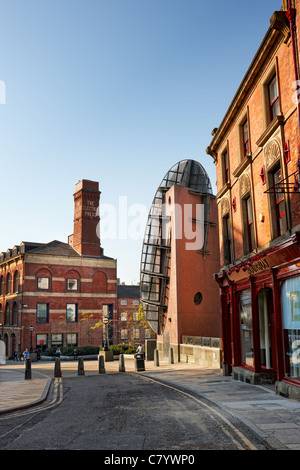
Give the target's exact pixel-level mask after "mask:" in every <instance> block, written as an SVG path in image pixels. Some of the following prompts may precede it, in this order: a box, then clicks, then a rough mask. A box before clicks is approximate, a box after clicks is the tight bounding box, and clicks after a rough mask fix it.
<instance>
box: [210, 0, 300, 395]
mask: <svg viewBox="0 0 300 470" xmlns="http://www.w3.org/2000/svg"><path fill="white" fill-rule="evenodd" d="M299 3H300V2H299V0H296V1H295V2H290V1H288V2H286V1H284V2H283V6H282V9H281V11H275V12H274V13H273V14H272V16H271V19H270V27H269V29H268V30H267V32H266V34H265V37H264V38H263V41H262V43H261V45H260V47H259V49H258V51H257V53H256V55H255V57H254V58H253V61H252V63H251V64H250V66H249V68H248V71H247V73H246V75H245V77H244V79H243V81H242V83H241V85H240V87H239V88H238V90H237V92H236V94H235V96H234V98H233V100H232V102H231V104H230V106H229V108H228V111H227V113H226V114H225V116H224V118H223V120H222V122H221V123H220V125H219V127H218V128H216V129H214V131H213V132H212V135H213V138H212V141H211V143H210V145H209V147H208V148H207V153H208V154H209V155H211V156H212V157H213V159H214V162H215V164H216V172H217V187H218V193H217V201H218V213H219V216H218V217H219V240H220V265H221V269H220V270H219V272H218V273H216V275H215V278H216V282H217V284H218V285H219V288H220V305H221V312H222V337H223V345H224V373H226V374H231V373H232V374H233V376H234V378H239V379H241V380H245V381H249V382H251V383H264V382H271V383H274V382H276V384H277V390H278V391H279V392H280V393H281V392H282V393H284V394H286V393H291V394H292V393H298V391H299V388H298V386H299V385H300V357H299V353H298V351H299V350H298V346H299V345H300V303H299V302H300V192H299V188H300V160H299V156H300V153H299V150H300V138H299V137H300V134H299V122H300V121H299V117H300V114H299V103H298V99H297V92H296V88H295V86H296V83H297V81H298V79H299V62H298V55H299V42H298V38H299V31H300V30H299V26H300V23H299V21H300V19H299V14H300V9H299V6H300V5H299ZM295 387H296V388H295ZM282 390H283V391H282ZM287 390H288V392H287Z"/></svg>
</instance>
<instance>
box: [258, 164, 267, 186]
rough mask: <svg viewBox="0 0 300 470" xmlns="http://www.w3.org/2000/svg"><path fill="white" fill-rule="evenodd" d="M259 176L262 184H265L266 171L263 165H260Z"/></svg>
mask: <svg viewBox="0 0 300 470" xmlns="http://www.w3.org/2000/svg"><path fill="white" fill-rule="evenodd" d="M259 176H260V177H261V182H262V184H266V172H265V167H264V166H262V167H261V170H260V175H259Z"/></svg>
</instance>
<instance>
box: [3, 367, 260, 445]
mask: <svg viewBox="0 0 300 470" xmlns="http://www.w3.org/2000/svg"><path fill="white" fill-rule="evenodd" d="M0 449H2V450H105V451H106V450H107V451H108V450H110V451H112V450H116V451H128V450H135V451H138V450H156V451H163V450H169V451H183V450H188V451H194V450H244V449H245V450H256V449H258V450H263V449H264V447H263V446H262V444H261V443H260V442H259V441H258V440H257V439H256V437H255V435H253V434H252V433H251V431H250V430H249V429H247V428H246V427H245V426H244V425H243V424H242V423H241V422H239V421H238V420H236V419H235V418H233V417H232V416H230V415H228V414H226V413H224V412H223V411H222V410H220V409H219V408H217V407H214V406H213V405H212V404H211V403H208V402H205V401H203V399H200V398H197V397H192V396H190V395H188V394H184V393H182V392H180V391H179V390H176V389H175V388H174V387H168V386H164V385H162V384H159V383H157V382H155V381H153V380H152V379H148V378H145V377H142V376H138V375H136V374H131V373H125V374H115V373H108V374H105V375H97V376H96V375H95V376H78V377H71V378H63V379H55V382H54V385H53V387H52V389H51V393H50V394H49V398H48V400H47V401H46V402H44V403H43V404H42V405H40V406H38V407H34V408H30V409H28V410H23V411H19V412H15V413H13V414H7V415H3V416H1V417H0Z"/></svg>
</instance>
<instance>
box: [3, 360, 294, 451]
mask: <svg viewBox="0 0 300 470" xmlns="http://www.w3.org/2000/svg"><path fill="white" fill-rule="evenodd" d="M105 370H106V373H119V362H118V361H116V360H115V361H113V362H106V363H105ZM125 371H126V372H129V373H135V374H139V375H142V376H143V377H146V378H147V379H148V380H149V379H150V380H155V381H159V382H161V383H162V384H164V385H167V386H170V387H174V388H177V389H180V390H181V391H183V392H185V393H187V394H188V395H190V396H193V397H195V398H198V399H199V398H200V399H205V400H206V401H208V402H210V403H213V404H214V405H217V406H218V407H219V408H221V409H222V410H223V411H225V412H226V413H229V414H230V415H231V416H235V417H236V418H238V419H239V420H240V421H241V422H243V423H244V424H245V425H246V426H248V427H249V428H250V429H251V430H252V431H253V432H254V433H255V434H256V436H257V437H259V438H260V439H261V442H263V443H264V444H265V446H266V447H267V448H268V449H270V450H300V401H297V400H294V399H291V398H284V397H281V396H279V395H276V394H275V387H273V386H260V385H251V384H247V383H244V382H239V381H236V380H234V379H233V378H232V377H225V376H223V374H222V371H221V370H220V369H206V368H202V367H200V366H199V365H197V364H191V363H175V364H169V363H168V362H163V361H160V364H159V366H156V365H155V364H154V362H152V361H145V371H136V370H135V361H134V359H126V358H125ZM61 374H62V380H63V378H64V377H75V376H78V363H77V362H76V361H66V362H64V361H61ZM95 374H97V375H98V374H99V369H98V361H93V360H92V361H84V376H88V375H95ZM84 376H83V377H84ZM53 380H54V362H53V361H52V362H46V361H38V362H36V363H32V364H31V379H25V364H24V362H13V361H7V362H6V364H5V365H3V364H2V365H0V419H1V416H2V415H3V414H7V413H11V412H14V411H17V410H21V409H24V408H29V407H34V406H37V405H39V404H41V403H43V402H44V401H45V400H47V396H48V393H49V390H50V386H51V383H52V381H53Z"/></svg>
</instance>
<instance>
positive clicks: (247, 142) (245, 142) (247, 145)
mask: <svg viewBox="0 0 300 470" xmlns="http://www.w3.org/2000/svg"><path fill="white" fill-rule="evenodd" d="M242 127H243V151H244V157H247V155H250V138H249V123H248V119H247V120H246V121H245V122H244V124H243V126H242Z"/></svg>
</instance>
